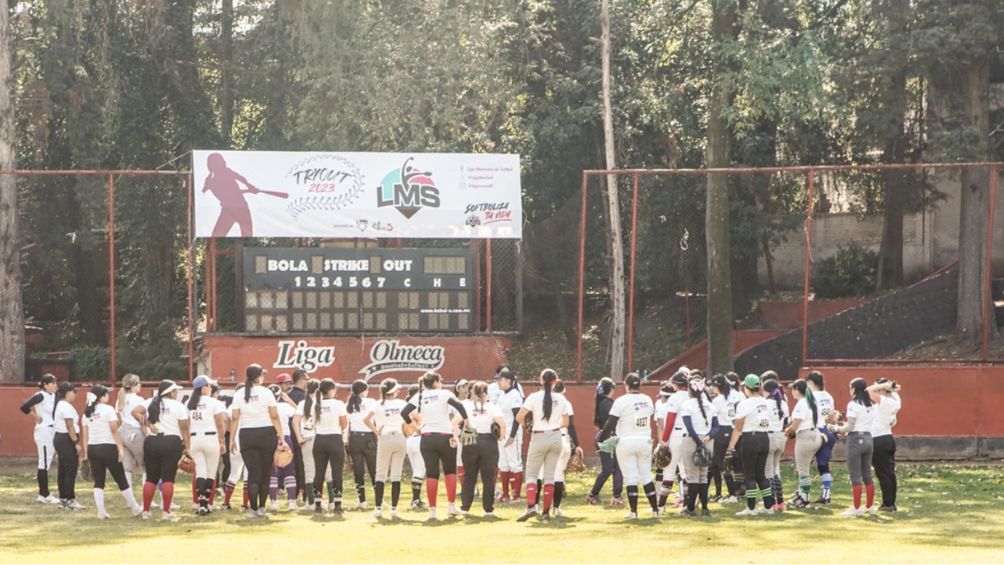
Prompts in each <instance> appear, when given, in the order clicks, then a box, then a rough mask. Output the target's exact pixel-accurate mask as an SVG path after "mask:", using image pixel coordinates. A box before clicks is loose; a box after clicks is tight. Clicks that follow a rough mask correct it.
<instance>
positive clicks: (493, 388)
mask: <svg viewBox="0 0 1004 565" xmlns="http://www.w3.org/2000/svg"><path fill="white" fill-rule="evenodd" d="M499 400H502V387H500V386H499V384H498V383H496V382H493V383H489V384H488V402H491V403H492V404H494V405H495V406H498V405H499Z"/></svg>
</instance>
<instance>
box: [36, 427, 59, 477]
mask: <svg viewBox="0 0 1004 565" xmlns="http://www.w3.org/2000/svg"><path fill="white" fill-rule="evenodd" d="M55 434H56V432H55V431H54V429H53V428H38V427H36V428H35V449H37V450H38V468H39V469H40V470H42V471H48V470H49V468H50V467H52V460H53V458H55V456H56V448H55V447H53V445H52V438H53V437H54V436H55Z"/></svg>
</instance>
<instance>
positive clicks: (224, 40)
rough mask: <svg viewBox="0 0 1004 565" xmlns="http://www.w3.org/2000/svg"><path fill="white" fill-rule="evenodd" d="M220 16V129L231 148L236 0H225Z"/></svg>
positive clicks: (226, 144) (224, 140)
mask: <svg viewBox="0 0 1004 565" xmlns="http://www.w3.org/2000/svg"><path fill="white" fill-rule="evenodd" d="M220 16H221V17H220V130H221V133H222V134H223V143H224V145H225V146H226V147H228V148H229V147H230V144H231V141H232V140H231V134H232V133H233V129H234V86H233V42H234V34H233V26H234V0H223V10H222V13H221V14H220Z"/></svg>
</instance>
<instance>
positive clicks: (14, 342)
mask: <svg viewBox="0 0 1004 565" xmlns="http://www.w3.org/2000/svg"><path fill="white" fill-rule="evenodd" d="M10 33H11V28H10V12H9V11H8V10H6V9H4V10H0V169H7V170H10V169H14V168H15V167H16V160H15V155H14V144H15V137H16V133H17V130H16V122H15V120H14V80H13V77H12V74H11V38H10ZM19 224H20V220H19V214H18V206H17V182H15V180H14V177H13V176H12V175H0V380H9V381H20V380H24V304H23V303H22V300H21V252H20V246H21V241H20V237H19V233H18V226H19Z"/></svg>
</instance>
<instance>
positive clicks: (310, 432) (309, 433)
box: [296, 400, 314, 439]
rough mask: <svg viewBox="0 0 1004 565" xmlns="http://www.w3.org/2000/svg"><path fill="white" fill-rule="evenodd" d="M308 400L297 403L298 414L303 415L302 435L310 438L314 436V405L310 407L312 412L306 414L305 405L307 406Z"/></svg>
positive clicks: (304, 437) (301, 420)
mask: <svg viewBox="0 0 1004 565" xmlns="http://www.w3.org/2000/svg"><path fill="white" fill-rule="evenodd" d="M306 404H307V401H305V400H301V401H300V403H299V404H297V405H296V414H299V415H300V416H302V418H300V437H302V438H303V439H310V438H312V437H314V407H313V406H311V407H310V414H304V413H303V410H304V406H306Z"/></svg>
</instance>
